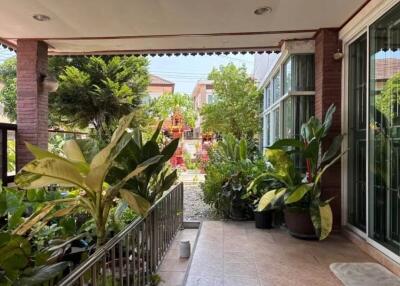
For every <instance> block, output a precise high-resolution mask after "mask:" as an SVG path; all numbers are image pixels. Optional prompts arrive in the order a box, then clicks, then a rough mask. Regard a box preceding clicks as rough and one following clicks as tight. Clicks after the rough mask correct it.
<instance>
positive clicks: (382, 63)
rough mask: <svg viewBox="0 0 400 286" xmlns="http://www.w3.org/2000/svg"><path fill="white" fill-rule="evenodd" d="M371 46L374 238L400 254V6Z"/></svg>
mask: <svg viewBox="0 0 400 286" xmlns="http://www.w3.org/2000/svg"><path fill="white" fill-rule="evenodd" d="M369 46H370V51H369V52H370V53H369V62H370V74H369V76H370V85H369V95H370V97H369V103H370V104H369V153H368V154H369V167H370V172H369V193H368V195H369V235H370V237H371V238H372V239H374V240H375V241H377V242H378V243H380V244H382V245H384V246H385V247H387V248H389V249H391V250H392V251H393V252H395V253H397V254H399V249H400V248H399V246H400V235H399V234H400V231H399V229H400V219H399V215H400V212H399V211H400V209H399V208H400V6H399V5H397V6H395V7H394V8H393V9H392V10H390V11H389V12H388V13H387V14H386V15H384V16H383V17H381V18H380V19H379V20H378V21H376V22H375V23H374V24H372V25H371V26H370V33H369Z"/></svg>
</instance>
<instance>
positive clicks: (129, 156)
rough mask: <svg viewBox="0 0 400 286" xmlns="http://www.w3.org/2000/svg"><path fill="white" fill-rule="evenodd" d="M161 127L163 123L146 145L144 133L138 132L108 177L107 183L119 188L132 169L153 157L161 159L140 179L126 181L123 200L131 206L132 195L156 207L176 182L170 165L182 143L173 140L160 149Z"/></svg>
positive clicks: (135, 132) (136, 177) (139, 177)
mask: <svg viewBox="0 0 400 286" xmlns="http://www.w3.org/2000/svg"><path fill="white" fill-rule="evenodd" d="M162 124H163V122H162V121H161V122H160V123H159V124H158V127H157V129H156V130H155V131H154V133H153V134H152V136H151V138H150V140H148V141H147V142H143V139H142V133H141V132H140V130H139V129H138V128H136V129H135V130H134V132H133V134H135V135H134V137H133V139H132V140H130V141H129V142H128V143H127V145H126V146H125V148H123V149H122V150H121V153H120V154H119V156H118V157H117V158H116V159H115V164H114V166H113V167H112V168H111V170H110V173H109V175H108V177H107V182H110V183H111V184H116V183H118V182H119V181H120V180H121V179H123V178H124V177H125V176H126V175H127V173H128V171H127V170H129V169H128V168H129V167H131V168H134V167H135V166H140V165H141V164H143V163H144V162H146V161H148V160H149V159H151V158H152V157H153V156H160V157H161V159H160V160H159V161H158V162H155V163H154V164H152V166H149V167H148V168H147V169H146V170H144V171H143V172H142V173H141V174H140V175H138V176H135V177H133V178H131V179H130V180H128V181H127V183H126V185H125V187H124V188H125V189H127V191H126V192H125V191H124V194H123V196H124V198H125V199H126V200H127V202H128V204H129V203H130V197H131V196H132V194H129V193H134V194H137V195H139V196H140V197H142V198H144V199H146V200H147V201H149V202H150V203H154V202H155V201H156V200H158V199H159V198H160V197H161V196H162V194H163V193H164V191H166V190H168V189H169V188H170V187H171V186H172V185H173V183H174V182H175V181H176V179H177V171H176V170H171V169H170V168H169V167H168V165H167V162H168V160H169V159H171V157H172V156H173V155H174V153H175V151H176V149H177V147H178V144H179V139H174V140H172V141H171V142H169V143H168V144H166V145H165V146H164V147H163V148H162V149H161V148H160V145H159V144H158V143H157V141H158V137H159V136H160V131H161V127H162Z"/></svg>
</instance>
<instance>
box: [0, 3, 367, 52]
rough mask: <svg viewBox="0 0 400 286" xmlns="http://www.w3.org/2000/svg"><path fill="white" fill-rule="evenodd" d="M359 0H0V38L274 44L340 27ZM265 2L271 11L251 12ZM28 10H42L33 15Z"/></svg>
mask: <svg viewBox="0 0 400 286" xmlns="http://www.w3.org/2000/svg"><path fill="white" fill-rule="evenodd" d="M366 2H368V1H366V0H351V1H349V0H335V1H332V0H296V1H293V0H235V1H232V0H202V1H198V0H167V1H161V0H136V1H132V0H113V1H109V0H85V1H82V0H57V1H54V0H19V1H9V0H0V7H1V11H0V38H1V39H2V40H3V42H4V43H7V44H8V45H15V44H16V40H17V39H23V38H25V39H26V38H30V39H42V40H44V41H46V42H47V43H48V44H49V45H50V53H53V54H85V53H86V54H89V53H125V52H132V53H136V52H137V53H141V52H147V53H151V52H154V53H159V52H175V51H185V50H187V51H218V50H263V49H267V50H268V49H270V50H274V49H277V48H278V46H279V43H280V41H281V40H288V39H304V38H310V37H312V36H313V35H314V33H315V31H316V30H317V29H319V28H327V27H340V26H341V25H342V24H343V23H344V22H345V21H346V20H347V19H349V18H350V17H351V16H352V15H353V14H354V13H355V12H356V11H357V10H358V9H359V7H361V6H362V5H363V4H364V3H366ZM262 6H269V7H271V8H272V12H271V13H267V14H264V15H261V16H257V15H255V14H254V10H255V9H256V8H259V7H262ZM34 14H43V15H47V16H49V17H50V21H45V22H39V21H36V20H34V19H33V17H32V16H33V15H34Z"/></svg>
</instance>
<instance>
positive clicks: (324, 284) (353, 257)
mask: <svg viewBox="0 0 400 286" xmlns="http://www.w3.org/2000/svg"><path fill="white" fill-rule="evenodd" d="M371 261H374V260H373V259H372V258H371V257H369V256H367V255H366V254H364V253H363V252H362V251H361V250H359V249H358V248H357V247H356V246H355V245H354V244H352V243H351V242H350V241H348V240H347V239H346V238H344V237H342V236H340V235H331V236H330V237H329V238H328V239H327V240H325V241H321V242H319V241H305V240H298V239H295V238H293V237H291V236H290V235H289V234H288V233H286V231H284V230H281V229H271V230H260V229H256V228H255V227H254V222H221V221H206V222H203V225H202V228H201V232H200V236H199V239H198V242H197V246H196V249H195V253H194V256H193V261H192V264H191V267H190V270H189V271H190V272H189V275H188V280H187V284H186V285H187V286H222V285H223V286H236V285H237V286H281V285H282V286H292V285H296V286H319V285H321V286H330V285H341V283H340V281H339V280H338V279H337V278H336V277H335V276H334V275H333V274H332V273H331V271H330V270H329V265H330V264H331V263H333V262H371Z"/></svg>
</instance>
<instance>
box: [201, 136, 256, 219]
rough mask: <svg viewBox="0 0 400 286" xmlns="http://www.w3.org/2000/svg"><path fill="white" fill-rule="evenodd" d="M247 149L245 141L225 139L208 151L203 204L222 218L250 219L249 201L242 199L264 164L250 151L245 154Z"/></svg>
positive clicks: (251, 207)
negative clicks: (210, 206)
mask: <svg viewBox="0 0 400 286" xmlns="http://www.w3.org/2000/svg"><path fill="white" fill-rule="evenodd" d="M249 146H252V144H248V143H247V141H246V140H245V139H242V140H237V139H236V138H235V137H233V136H232V135H227V136H224V138H223V140H222V141H221V142H218V144H217V145H216V146H214V147H212V148H211V149H210V150H209V161H208V163H207V165H206V167H205V182H204V184H203V193H204V201H205V202H206V203H207V204H210V205H212V206H213V207H214V208H215V209H216V210H217V212H218V213H220V214H222V215H224V216H225V217H231V218H237V219H242V218H249V217H251V216H252V209H253V201H252V199H251V198H242V196H243V195H244V194H245V191H246V186H247V185H248V184H249V182H250V181H251V180H252V179H254V178H255V177H256V176H257V175H258V174H259V173H260V170H262V169H263V168H264V161H263V160H262V159H261V158H260V155H259V154H258V153H257V152H255V151H254V148H252V147H251V150H249ZM234 212H235V213H236V215H234Z"/></svg>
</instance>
